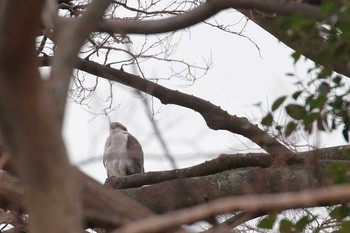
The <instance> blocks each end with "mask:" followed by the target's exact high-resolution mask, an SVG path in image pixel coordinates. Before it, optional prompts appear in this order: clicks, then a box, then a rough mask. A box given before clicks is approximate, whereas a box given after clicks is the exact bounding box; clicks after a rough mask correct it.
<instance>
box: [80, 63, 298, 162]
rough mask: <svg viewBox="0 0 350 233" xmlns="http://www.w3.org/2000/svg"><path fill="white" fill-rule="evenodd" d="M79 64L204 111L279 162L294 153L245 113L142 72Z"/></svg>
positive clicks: (213, 124)
mask: <svg viewBox="0 0 350 233" xmlns="http://www.w3.org/2000/svg"><path fill="white" fill-rule="evenodd" d="M77 68H79V69H81V70H83V71H85V72H87V73H90V74H93V75H96V76H99V77H103V78H106V79H108V80H112V81H115V82H119V83H121V84H124V85H126V86H129V87H132V88H135V89H137V90H139V91H142V92H144V93H147V94H149V95H152V96H154V97H156V98H158V99H159V100H160V101H161V102H162V103H163V104H176V105H179V106H182V107H186V108H189V109H192V110H194V111H196V112H198V113H199V114H201V115H202V117H203V118H204V120H205V121H206V123H207V125H208V127H209V128H211V129H214V130H219V129H221V130H227V131H230V132H232V133H237V134H240V135H243V136H245V137H247V138H248V139H250V140H251V141H253V142H255V143H256V144H257V145H259V146H260V147H261V148H263V149H264V150H265V151H267V152H269V153H270V154H271V155H272V156H274V158H275V159H277V161H279V162H283V161H286V160H288V159H290V158H292V157H294V153H292V152H291V151H290V150H289V149H288V148H286V147H285V146H284V145H283V144H281V143H280V142H278V141H277V140H276V139H274V138H273V137H271V136H270V135H269V134H267V133H266V132H265V131H263V130H261V129H260V128H259V127H258V126H256V125H253V124H251V123H250V122H249V121H248V119H246V118H245V117H237V116H233V115H230V114H229V113H228V112H226V111H224V110H222V109H221V108H220V107H219V106H216V105H214V104H212V103H210V102H209V101H205V100H203V99H201V98H198V97H195V96H193V95H188V94H185V93H181V92H179V91H174V90H171V89H168V88H165V87H163V86H161V85H158V84H156V83H153V82H151V81H148V80H146V79H142V78H140V77H139V76H136V75H132V74H129V73H126V72H124V71H122V70H117V69H113V68H111V67H107V66H103V65H100V64H98V63H95V62H92V61H86V60H83V59H79V63H78V65H77Z"/></svg>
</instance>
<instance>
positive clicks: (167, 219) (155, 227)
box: [113, 185, 350, 233]
mask: <svg viewBox="0 0 350 233" xmlns="http://www.w3.org/2000/svg"><path fill="white" fill-rule="evenodd" d="M349 201H350V185H343V186H334V187H327V188H319V189H315V190H305V191H301V192H298V193H295V192H291V193H281V194H264V195H246V196H242V197H229V198H222V199H219V200H216V201H213V202H210V203H206V204H202V205H199V206H196V207H193V208H188V209H184V210H179V211H173V212H171V213H169V214H165V215H158V216H156V217H153V218H148V219H144V220H140V221H138V222H135V223H133V224H128V225H126V226H124V227H122V228H120V229H118V230H116V231H113V233H124V232H127V233H141V232H142V233H147V232H149V233H156V232H164V231H166V230H167V229H171V228H173V227H176V226H180V225H182V224H189V223H193V222H196V221H200V220H202V219H207V218H210V217H213V216H216V215H218V214H225V213H229V212H232V211H237V210H246V211H250V212H254V211H267V212H272V211H282V210H286V209H295V208H308V207H316V206H320V205H324V204H326V203H327V204H338V203H346V202H349Z"/></svg>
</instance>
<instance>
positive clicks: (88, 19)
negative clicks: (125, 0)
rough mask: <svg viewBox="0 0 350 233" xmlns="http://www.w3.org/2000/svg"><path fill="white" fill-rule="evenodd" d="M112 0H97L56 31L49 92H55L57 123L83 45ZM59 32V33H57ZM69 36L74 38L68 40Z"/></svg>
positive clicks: (62, 112) (60, 118)
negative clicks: (79, 15)
mask: <svg viewBox="0 0 350 233" xmlns="http://www.w3.org/2000/svg"><path fill="white" fill-rule="evenodd" d="M110 2H111V0H95V1H93V2H92V3H91V4H89V7H88V9H87V10H86V11H85V12H84V14H83V16H82V17H79V18H77V20H76V21H75V22H74V23H70V24H68V25H66V26H65V27H64V28H61V30H58V31H56V35H57V44H56V45H57V47H58V48H59V49H57V50H56V51H57V52H56V55H55V56H54V58H53V61H52V71H51V78H50V80H49V82H48V87H49V90H48V91H49V93H53V96H54V99H55V107H56V109H57V113H56V114H57V123H58V124H59V126H60V128H61V127H62V122H63V115H64V108H65V103H66V98H67V92H68V87H69V82H70V78H71V75H72V71H73V68H74V65H75V62H76V59H77V56H78V53H79V50H80V48H81V46H82V45H83V44H84V42H85V40H86V39H87V38H88V36H89V34H90V33H91V31H92V30H93V28H94V27H95V26H96V25H97V23H98V22H99V21H100V20H101V18H102V15H103V13H104V11H105V9H106V8H107V7H108V5H109V4H110ZM57 32H58V33H57ZM67 38H74V39H72V40H69V41H67Z"/></svg>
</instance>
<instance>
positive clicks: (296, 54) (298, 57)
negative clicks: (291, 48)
mask: <svg viewBox="0 0 350 233" xmlns="http://www.w3.org/2000/svg"><path fill="white" fill-rule="evenodd" d="M300 57H301V53H300V52H298V51H295V52H294V53H292V58H294V64H295V63H297V62H298V61H299V59H300Z"/></svg>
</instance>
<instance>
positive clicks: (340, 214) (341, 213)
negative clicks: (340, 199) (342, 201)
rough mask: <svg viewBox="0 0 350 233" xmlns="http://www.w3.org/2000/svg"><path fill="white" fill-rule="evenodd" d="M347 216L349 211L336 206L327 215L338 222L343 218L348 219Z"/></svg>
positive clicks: (343, 207) (342, 206)
mask: <svg viewBox="0 0 350 233" xmlns="http://www.w3.org/2000/svg"><path fill="white" fill-rule="evenodd" d="M349 214H350V210H349V208H348V207H347V206H345V205H340V206H337V207H335V208H334V209H333V210H332V211H331V212H330V213H329V215H330V216H331V217H332V218H334V219H337V220H338V221H341V220H343V219H344V218H346V217H348V216H349Z"/></svg>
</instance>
